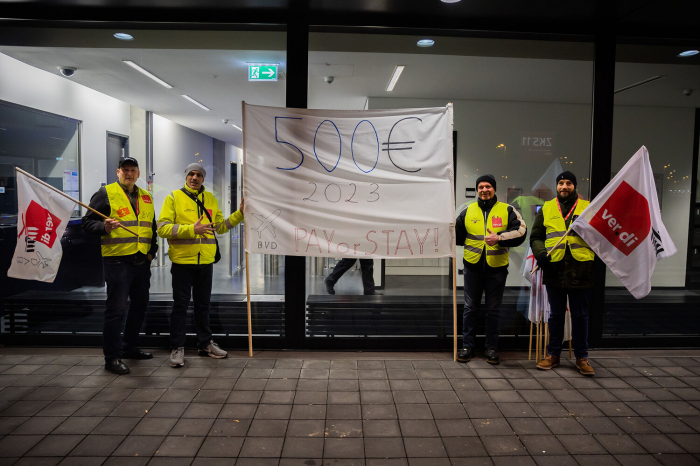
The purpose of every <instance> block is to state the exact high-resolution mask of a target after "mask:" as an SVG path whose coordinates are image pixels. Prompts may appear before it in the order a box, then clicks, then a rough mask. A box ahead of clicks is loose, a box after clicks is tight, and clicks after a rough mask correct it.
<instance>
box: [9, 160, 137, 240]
mask: <svg viewBox="0 0 700 466" xmlns="http://www.w3.org/2000/svg"><path fill="white" fill-rule="evenodd" d="M15 171H18V172H20V173H21V174H23V175H24V176H26V177H28V178H31V179H32V180H34V181H36V182H37V183H40V184H42V185H43V186H45V187H47V188H49V189H50V190H51V191H53V192H55V193H57V194H60V195H61V196H63V197H65V198H67V199H70V200H71V201H73V202H75V203H76V204H78V205H80V206H82V207H85V208H86V209H88V210H91V211H92V212H95V213H96V214H97V215H99V216H100V217H102V218H110V217H107V216H106V215H105V214H103V213H102V212H98V211H96V210H95V209H93V208H92V207H90V206H89V205H86V204H83V203H82V202H80V201H79V200H77V199H75V198H72V197H70V196H69V195H68V194H66V193H64V192H63V191H60V190H58V189H56V188H54V187H53V186H51V185H50V184H48V183H45V182H43V181H41V180H40V179H39V178H37V177H36V176H33V175H30V174H29V173H27V172H25V171H24V170H22V169H21V168H19V167H15ZM111 220H114V219H111ZM117 221H118V220H117ZM119 228H123V229H125V230H126V231H128V232H129V233H131V234H132V235H134V236H138V234H136V233H134V232H133V231H131V230H129V229H128V228H127V227H125V226H124V225H119Z"/></svg>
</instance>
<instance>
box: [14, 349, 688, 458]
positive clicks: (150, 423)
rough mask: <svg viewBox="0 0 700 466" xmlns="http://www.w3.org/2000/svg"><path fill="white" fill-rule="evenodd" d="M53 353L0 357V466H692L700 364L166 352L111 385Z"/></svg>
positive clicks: (93, 366)
mask: <svg viewBox="0 0 700 466" xmlns="http://www.w3.org/2000/svg"><path fill="white" fill-rule="evenodd" d="M50 351H51V350H47V349H45V348H44V349H37V354H35V355H29V354H13V353H8V354H3V353H4V352H3V350H0V466H2V465H10V464H16V465H57V464H60V465H106V466H115V465H129V466H131V465H135V466H138V465H146V464H148V465H169V466H175V465H197V466H200V465H207V466H218V465H229V466H230V465H234V464H235V465H236V466H297V465H298V466H326V465H327V466H357V465H365V466H432V465H435V466H450V465H452V466H486V465H496V466H499V465H506V466H519V465H540V466H550V465H552V466H569V465H580V466H589V465H594V466H607V465H622V466H630V465H631V466H647V465H692V464H700V390H699V389H700V351H698V352H696V353H693V355H692V356H685V357H665V358H664V357H656V356H651V355H658V354H659V352H658V351H657V352H654V353H651V352H650V353H649V354H650V356H648V357H645V356H642V357H638V356H635V357H617V358H614V357H601V358H596V359H594V360H592V362H593V365H594V367H595V369H596V377H595V378H585V377H584V376H582V375H580V374H579V373H578V372H577V371H576V370H575V368H574V366H573V365H572V364H571V362H570V361H564V360H563V364H562V367H560V368H558V369H555V370H553V371H548V372H544V371H538V370H536V369H535V368H534V366H535V364H534V362H533V361H527V360H523V359H505V360H503V361H502V363H501V364H500V365H499V366H490V365H488V364H487V363H486V361H485V360H483V359H475V360H473V361H471V362H470V363H468V364H458V363H455V362H453V361H451V360H449V359H448V358H449V355H442V356H439V357H433V358H427V359H407V358H410V357H411V355H410V354H408V355H407V353H401V355H402V356H401V358H392V357H391V356H388V357H386V358H384V359H373V358H370V357H367V356H364V357H358V358H357V359H352V358H351V357H349V356H348V355H347V353H346V354H345V355H344V356H343V357H342V358H338V359H335V358H329V359H318V356H315V355H314V353H294V354H293V355H292V356H293V357H297V356H298V357H299V358H298V359H293V358H290V357H289V355H286V356H285V357H284V358H282V357H280V358H278V359H272V358H266V357H264V356H263V357H255V358H252V359H248V358H240V357H229V358H227V359H223V360H215V359H211V358H206V357H203V358H202V357H197V356H195V355H194V353H192V354H190V353H188V354H187V360H186V366H185V367H184V368H181V369H173V368H171V367H170V366H169V365H168V363H167V356H166V354H165V353H164V352H162V351H161V352H156V357H155V358H154V359H151V360H145V361H129V362H128V363H129V365H130V366H131V368H132V371H131V374H129V375H125V376H116V375H113V374H110V373H109V372H106V371H105V370H104V367H103V359H102V358H101V357H99V356H89V354H95V351H92V353H90V352H89V351H88V350H86V352H85V354H82V355H80V354H77V353H76V352H75V351H73V352H72V353H71V354H62V353H61V352H60V351H56V352H55V353H54V354H53V355H49V353H50ZM39 353H40V354H39ZM639 353H640V352H639V351H637V352H635V354H639ZM275 354H276V353H275ZM617 354H619V352H618V353H617ZM327 355H328V353H324V354H323V355H322V356H323V357H325V356H327Z"/></svg>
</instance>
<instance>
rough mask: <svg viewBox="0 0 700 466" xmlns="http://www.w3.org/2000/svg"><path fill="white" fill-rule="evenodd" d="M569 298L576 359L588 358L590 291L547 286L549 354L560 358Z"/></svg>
mask: <svg viewBox="0 0 700 466" xmlns="http://www.w3.org/2000/svg"><path fill="white" fill-rule="evenodd" d="M567 296H568V297H569V312H571V340H572V344H573V347H574V354H575V355H576V359H581V358H587V357H588V300H589V299H590V297H591V290H590V289H583V290H581V289H566V288H555V287H553V286H547V297H548V298H549V307H550V309H551V314H550V315H549V345H547V354H551V355H552V356H559V355H560V354H561V345H562V340H563V339H564V324H565V323H566V297H567Z"/></svg>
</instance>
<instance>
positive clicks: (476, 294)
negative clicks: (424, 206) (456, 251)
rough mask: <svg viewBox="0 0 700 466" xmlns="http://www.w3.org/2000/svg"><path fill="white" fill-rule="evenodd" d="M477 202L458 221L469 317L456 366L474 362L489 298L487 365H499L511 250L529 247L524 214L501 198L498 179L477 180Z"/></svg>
mask: <svg viewBox="0 0 700 466" xmlns="http://www.w3.org/2000/svg"><path fill="white" fill-rule="evenodd" d="M476 190H477V192H478V200H477V202H475V203H473V204H470V205H469V206H468V207H467V208H466V209H464V210H463V211H462V213H461V214H459V216H458V217H457V221H456V225H455V230H456V233H457V235H456V237H457V245H458V246H462V245H464V261H463V263H464V314H463V316H462V332H463V340H462V350H461V351H459V352H458V353H457V361H459V362H468V361H470V360H471V359H472V358H473V357H474V347H475V344H476V321H477V316H478V312H479V307H480V305H481V296H482V295H483V294H484V293H486V361H487V362H488V363H489V364H494V365H495V364H499V363H500V358H499V356H498V336H499V333H500V330H499V327H500V324H501V302H502V301H503V292H504V291H505V288H506V278H507V277H508V251H509V248H513V247H516V246H520V245H521V244H522V243H523V241H525V236H526V234H527V227H526V225H525V222H524V221H523V219H522V217H521V216H520V213H519V212H518V211H517V210H516V209H514V208H513V206H510V205H508V204H505V203H503V202H498V199H497V198H496V179H495V178H494V176H493V175H482V176H480V177H479V178H477V180H476Z"/></svg>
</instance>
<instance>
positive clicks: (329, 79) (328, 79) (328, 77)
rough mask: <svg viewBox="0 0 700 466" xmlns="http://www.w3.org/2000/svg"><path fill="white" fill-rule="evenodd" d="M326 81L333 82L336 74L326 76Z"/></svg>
mask: <svg viewBox="0 0 700 466" xmlns="http://www.w3.org/2000/svg"><path fill="white" fill-rule="evenodd" d="M325 79H326V82H327V83H328V84H330V83H332V82H333V81H334V80H335V76H326V78H325Z"/></svg>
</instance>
